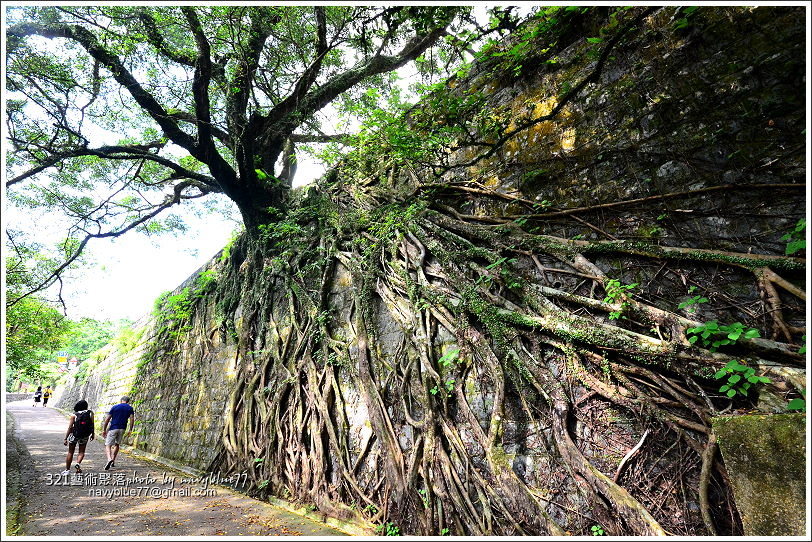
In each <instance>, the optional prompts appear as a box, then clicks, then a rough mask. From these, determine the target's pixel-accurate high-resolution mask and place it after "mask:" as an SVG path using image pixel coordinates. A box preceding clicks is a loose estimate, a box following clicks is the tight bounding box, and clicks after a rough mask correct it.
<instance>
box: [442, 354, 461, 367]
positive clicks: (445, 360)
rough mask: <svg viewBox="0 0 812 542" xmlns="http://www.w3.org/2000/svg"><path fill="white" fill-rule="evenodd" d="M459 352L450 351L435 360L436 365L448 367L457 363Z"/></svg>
mask: <svg viewBox="0 0 812 542" xmlns="http://www.w3.org/2000/svg"><path fill="white" fill-rule="evenodd" d="M459 354H460V351H459V350H451V351H449V352H447V353H446V354H445V355H443V357H441V358H440V359H438V360H437V364H438V365H442V366H443V367H448V366H449V365H451V364H452V363H454V362H455V361H457V356H459Z"/></svg>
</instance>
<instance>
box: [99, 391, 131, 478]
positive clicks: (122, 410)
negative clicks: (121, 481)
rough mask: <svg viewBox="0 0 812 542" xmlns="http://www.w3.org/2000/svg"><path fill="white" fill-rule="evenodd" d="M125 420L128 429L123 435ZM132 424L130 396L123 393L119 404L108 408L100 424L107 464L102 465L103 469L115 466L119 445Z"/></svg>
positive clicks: (129, 433) (125, 427) (128, 433)
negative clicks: (128, 423) (108, 410)
mask: <svg viewBox="0 0 812 542" xmlns="http://www.w3.org/2000/svg"><path fill="white" fill-rule="evenodd" d="M127 420H129V422H130V430H129V432H127V434H126V435H125V434H124V432H125V431H126V429H127ZM133 425H135V410H133V407H131V406H130V398H129V397H127V396H126V395H125V396H124V397H122V398H121V402H120V403H119V404H117V405H115V406H114V407H113V408H111V409H110V412H108V413H107V417H106V418H104V423H103V424H102V437H104V447H105V449H106V450H107V464H106V465H105V466H104V470H110V467H115V461H116V456H117V455H118V450H119V445H120V444H121V441H122V439H123V438H124V437H125V436H130V435H131V434H132V432H133Z"/></svg>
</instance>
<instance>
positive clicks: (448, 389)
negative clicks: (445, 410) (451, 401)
mask: <svg viewBox="0 0 812 542" xmlns="http://www.w3.org/2000/svg"><path fill="white" fill-rule="evenodd" d="M455 382H456V380H454V379H453V378H450V379H448V380H446V381H445V382H444V383H443V387H440V385H439V384H438V385H437V386H434V387H433V388H431V389H430V390H429V393H431V394H432V395H437V394H438V393H440V391H445V394H446V397H451V393H452V392H453V391H454V383H455Z"/></svg>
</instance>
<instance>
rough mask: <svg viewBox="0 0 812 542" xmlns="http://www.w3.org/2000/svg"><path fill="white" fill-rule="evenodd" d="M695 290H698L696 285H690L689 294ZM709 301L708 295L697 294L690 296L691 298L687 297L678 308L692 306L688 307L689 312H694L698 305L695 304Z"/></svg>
mask: <svg viewBox="0 0 812 542" xmlns="http://www.w3.org/2000/svg"><path fill="white" fill-rule="evenodd" d="M695 291H696V286H690V287H689V288H688V293H689V294H692V293H694V292H695ZM707 302H708V298H707V297H704V296H702V295H695V296H693V297H692V298H690V299H686V300H685V301H683V302H682V303H680V304H679V305H678V306H677V308H678V309H684V308H687V307H691V308H689V309H688V311H689V312H693V311H695V310H696V306H695V305H697V304H699V303H707Z"/></svg>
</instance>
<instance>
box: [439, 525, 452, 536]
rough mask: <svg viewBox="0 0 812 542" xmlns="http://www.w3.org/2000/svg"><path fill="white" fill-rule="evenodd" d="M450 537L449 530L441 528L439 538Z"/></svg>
mask: <svg viewBox="0 0 812 542" xmlns="http://www.w3.org/2000/svg"><path fill="white" fill-rule="evenodd" d="M450 535H451V530H450V529H449V528H448V527H443V528H442V529H441V530H440V536H450Z"/></svg>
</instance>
